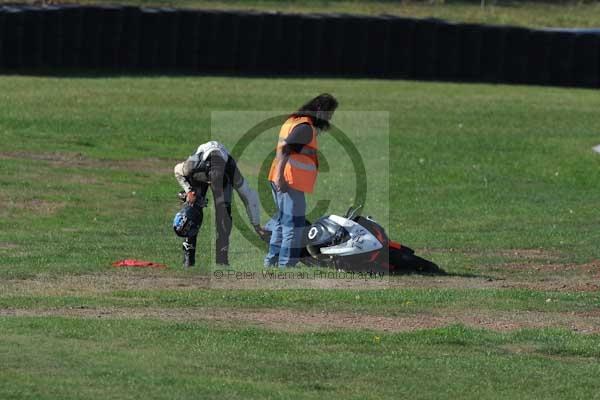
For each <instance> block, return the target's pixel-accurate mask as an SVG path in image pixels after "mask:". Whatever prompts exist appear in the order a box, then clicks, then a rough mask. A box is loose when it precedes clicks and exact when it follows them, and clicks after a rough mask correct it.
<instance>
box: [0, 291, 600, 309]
mask: <svg viewBox="0 0 600 400" xmlns="http://www.w3.org/2000/svg"><path fill="white" fill-rule="evenodd" d="M549 299H550V301H548V300H549ZM0 307H1V308H6V309H29V310H36V309H39V308H40V307H45V308H50V309H53V308H58V309H60V308H92V309H99V308H106V307H116V308H133V309H140V310H143V309H145V308H148V309H149V308H160V309H194V308H199V307H200V308H201V307H206V308H230V309H236V310H240V309H241V310H261V309H284V310H297V311H312V312H319V311H323V312H351V313H359V314H365V315H380V316H402V315H411V314H418V313H425V314H431V313H434V314H440V315H444V313H446V312H455V311H460V310H472V311H474V310H479V311H489V312H494V311H512V312H518V311H534V312H541V313H561V312H562V313H568V312H586V311H594V310H597V309H598V308H599V307H600V295H598V293H595V292H591V293H570V292H565V293H557V292H544V291H532V290H524V289H503V290H491V289H399V290H392V289H388V290H313V289H304V290H303V289H289V290H247V289H246V290H242V289H239V290H224V289H211V290H197V291H195V290H194V291H188V290H186V291H178V290H152V291H148V290H121V291H111V292H103V293H95V294H77V293H73V294H72V295H69V296H60V297H58V296H55V295H18V294H12V295H5V296H3V297H2V298H0Z"/></svg>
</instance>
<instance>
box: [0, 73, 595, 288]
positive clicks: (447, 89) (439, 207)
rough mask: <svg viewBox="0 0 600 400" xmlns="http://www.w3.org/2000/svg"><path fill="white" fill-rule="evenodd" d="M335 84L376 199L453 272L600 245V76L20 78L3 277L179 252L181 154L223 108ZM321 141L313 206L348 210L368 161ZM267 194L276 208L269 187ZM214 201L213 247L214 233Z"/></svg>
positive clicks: (370, 206)
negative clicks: (531, 252) (567, 81)
mask: <svg viewBox="0 0 600 400" xmlns="http://www.w3.org/2000/svg"><path fill="white" fill-rule="evenodd" d="M321 91H330V92H333V93H335V95H336V96H338V97H339V99H340V104H341V107H340V121H339V123H340V124H342V125H343V126H344V127H348V130H349V135H350V136H351V139H352V140H353V141H354V142H355V145H356V146H357V147H358V148H359V149H360V151H361V155H362V157H363V159H364V160H365V163H366V166H367V176H368V179H369V182H370V185H371V186H370V187H371V189H370V190H369V197H368V199H367V200H368V201H367V204H365V213H367V214H370V215H373V216H374V217H375V218H377V219H379V220H380V221H382V223H383V225H385V226H386V227H387V229H388V231H389V233H390V236H391V237H393V238H396V239H398V240H400V241H402V242H404V243H406V244H408V245H409V246H411V247H414V248H416V249H423V251H424V252H425V253H426V254H427V255H428V256H430V257H432V258H433V259H434V260H436V261H438V262H439V263H440V264H442V265H443V266H444V267H445V268H446V269H447V270H448V271H449V272H455V273H471V272H473V271H476V268H475V269H474V267H475V266H477V265H478V264H480V263H481V264H485V263H489V260H490V257H492V260H493V261H495V262H502V260H505V261H509V260H510V257H509V256H502V254H503V252H505V251H506V250H509V249H541V251H545V252H553V254H555V255H556V256H557V257H558V260H554V261H555V262H560V263H567V262H568V263H583V262H590V261H592V260H594V259H595V258H596V257H597V243H598V241H599V240H600V229H599V228H600V225H599V221H598V219H597V218H596V214H597V212H596V205H597V198H598V197H597V191H596V188H597V187H598V185H599V183H600V182H599V181H600V172H599V171H600V170H599V169H598V166H599V165H600V157H598V155H597V154H595V153H593V152H592V151H591V147H592V146H594V145H596V144H598V143H597V142H598V135H597V126H598V117H597V109H598V107H599V105H600V98H599V97H598V96H597V95H596V92H595V91H592V90H567V89H557V88H530V87H514V86H495V85H459V84H440V83H416V82H402V81H369V80H359V81H350V80H287V79H241V78H183V77H182V78H106V79H94V78H79V79H66V78H22V77H4V78H0V93H3V95H2V97H0V135H1V136H2V143H3V145H2V159H0V168H1V169H2V175H1V176H0V187H2V191H1V194H0V196H1V198H0V200H1V201H2V204H3V208H2V210H1V211H0V226H1V227H2V229H0V243H4V245H3V246H0V254H1V255H2V257H0V267H1V269H0V275H1V276H5V277H8V276H17V277H18V276H31V275H35V274H37V273H40V272H45V273H59V274H60V273H62V272H71V273H72V272H92V271H98V270H102V269H108V268H109V264H110V262H112V261H114V260H116V259H119V258H125V257H147V258H150V259H154V260H156V261H162V262H166V263H167V264H169V265H172V266H173V265H177V264H179V251H178V250H177V248H178V244H177V243H178V240H177V238H176V237H175V236H174V235H173V234H172V232H171V229H170V227H169V224H170V220H171V218H172V215H173V214H174V212H175V210H176V209H177V207H178V205H177V201H176V200H175V193H176V192H177V190H178V186H177V184H176V182H175V180H174V178H173V177H172V166H173V165H174V164H175V163H176V162H178V161H179V160H181V159H184V158H185V157H186V156H187V155H188V154H189V153H191V152H192V150H193V149H194V148H195V146H196V145H197V144H198V143H201V142H202V141H205V140H208V139H209V137H210V130H211V122H210V112H211V110H257V109H258V110H263V111H269V110H282V109H283V111H285V110H291V109H293V108H294V107H297V105H298V104H301V103H302V101H304V100H305V99H306V98H309V97H310V96H312V95H314V94H315V93H318V92H321ZM249 93H252V96H249ZM350 110H352V111H365V112H371V111H386V112H389V139H388V138H387V137H386V136H387V135H386V132H385V129H384V128H381V127H379V128H376V129H375V128H373V129H371V128H370V127H369V125H368V123H365V122H363V123H362V124H359V123H358V122H357V121H354V119H353V118H348V115H350V117H352V115H353V113H346V114H345V115H346V117H344V118H342V117H341V115H342V113H343V112H346V111H350ZM356 115H361V114H358V113H356ZM221 120H223V118H221ZM242 120H243V118H241V119H240V121H237V120H235V118H234V119H233V122H231V121H232V120H231V119H230V120H227V119H226V121H225V122H219V121H217V122H215V123H214V126H213V129H214V130H215V132H214V133H213V135H214V136H216V138H217V139H219V140H221V141H222V142H224V143H225V144H226V145H228V146H229V147H233V145H234V144H235V143H236V142H237V141H238V140H239V137H240V134H241V132H239V131H238V130H240V129H242V130H243V129H244V127H243V126H242V122H243V121H242ZM343 120H344V121H345V122H344V121H343ZM348 121H350V122H351V123H353V124H354V125H352V126H351V125H349V123H348ZM367 122H369V121H367ZM219 124H221V125H219ZM227 124H230V126H228V125H227ZM344 124H345V125H344ZM247 126H248V124H246V128H245V129H247ZM350 131H351V132H350ZM273 135H274V134H273ZM373 135H376V136H373ZM269 138H270V136H269V135H262V136H261V139H260V140H259V141H258V142H256V143H254V144H253V145H254V147H252V148H249V150H247V151H246V152H245V153H244V157H243V159H242V160H240V164H241V167H242V172H243V173H244V174H245V175H246V176H247V177H248V179H249V181H250V182H251V184H252V185H253V186H254V187H257V184H258V183H259V181H258V177H257V175H258V174H257V172H258V171H257V169H258V165H260V163H261V162H263V158H262V156H260V154H258V153H256V155H255V154H254V153H253V151H252V149H254V148H256V149H260V150H264V151H266V152H267V153H268V151H269V149H270V146H271V145H272V144H271V142H270V140H269ZM388 140H389V148H388ZM321 146H322V149H323V154H324V156H325V157H326V158H327V159H328V160H330V161H328V163H329V164H330V167H331V168H332V169H331V170H330V171H329V172H328V173H323V174H322V175H321V178H320V179H321V182H325V183H321V186H320V187H319V190H317V194H316V195H315V196H312V197H311V199H310V200H309V206H310V207H312V205H314V204H315V202H316V200H317V199H319V198H325V199H330V200H334V202H333V206H332V209H331V210H332V211H334V212H343V211H344V210H345V208H346V207H347V206H348V205H350V204H351V202H352V199H353V197H354V187H353V182H354V175H353V172H352V169H351V168H350V167H347V166H348V165H349V164H348V161H347V160H346V161H344V158H340V155H339V154H340V152H341V151H342V150H341V149H340V147H339V146H338V145H337V143H336V142H335V140H333V138H332V137H331V136H327V135H325V136H324V137H323V138H322V139H321ZM24 154H28V155H27V156H23V155H24ZM388 154H389V164H388V163H386V159H387V158H388ZM381 156H383V157H384V158H383V163H380V162H379V161H378V160H379V158H380V157H381ZM49 159H50V160H49ZM265 160H266V158H265ZM331 160H335V162H332V161H331ZM266 161H268V160H266ZM387 171H390V174H389V178H388V174H386V173H385V172H387ZM382 172H383V173H382ZM260 183H261V184H262V181H261V182H260ZM332 185H333V186H332ZM388 185H389V190H388ZM334 189H335V190H334ZM319 191H320V192H319ZM262 194H263V196H262V198H263V200H264V201H263V202H264V203H265V206H267V205H269V203H270V200H269V194H268V192H265V190H264V187H263V190H262ZM328 196H330V197H328ZM388 196H389V197H388ZM211 210H212V208H211V207H209V208H208V210H207V212H208V214H207V216H206V218H205V220H206V225H207V226H206V227H205V228H204V229H203V231H202V232H203V233H202V234H201V246H202V247H203V248H206V247H208V246H209V244H210V243H212V238H211V232H212V230H211V229H210V223H211V221H212V216H211ZM390 210H391V211H390ZM266 217H267V216H266V214H264V215H263V218H264V219H266ZM238 221H239V222H242V221H243V220H242V219H239V218H238ZM231 247H232V260H233V262H234V263H235V264H236V266H237V267H244V268H254V267H255V266H256V267H258V266H260V265H261V257H262V252H263V250H262V249H256V248H254V247H252V246H249V245H248V242H247V241H246V240H245V239H244V238H243V237H241V235H240V234H239V232H237V230H236V232H235V233H234V235H233V237H232V246H231ZM453 249H459V250H460V251H453ZM209 260H210V252H209V251H207V252H205V253H201V254H200V261H201V263H204V264H205V263H206V262H208V261H209Z"/></svg>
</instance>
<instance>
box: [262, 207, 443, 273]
mask: <svg viewBox="0 0 600 400" xmlns="http://www.w3.org/2000/svg"><path fill="white" fill-rule="evenodd" d="M361 208H362V207H361V206H358V207H351V208H350V209H348V212H346V214H345V215H344V216H338V215H333V214H332V215H327V216H324V217H321V218H319V219H318V220H317V221H315V222H314V223H312V224H310V223H308V221H307V226H306V228H305V230H304V238H303V240H304V242H303V248H302V253H301V261H302V262H303V263H304V264H306V265H309V266H321V267H331V268H336V269H339V270H344V271H364V272H378V273H379V272H383V273H389V274H402V273H421V274H438V275H441V274H445V272H444V270H443V269H441V268H440V267H438V266H437V265H436V264H435V263H433V262H431V261H429V260H426V259H424V258H422V257H419V256H417V255H416V254H415V252H414V250H412V249H411V248H410V247H407V246H404V245H403V244H400V243H398V242H396V241H393V240H390V239H389V237H388V236H387V234H386V232H385V229H383V227H382V226H381V225H379V224H378V223H377V222H376V221H375V220H373V219H372V218H371V217H369V216H366V217H363V216H361V215H359V214H358V212H359V211H360V209H361ZM269 228H270V224H267V226H266V227H265V229H267V230H269Z"/></svg>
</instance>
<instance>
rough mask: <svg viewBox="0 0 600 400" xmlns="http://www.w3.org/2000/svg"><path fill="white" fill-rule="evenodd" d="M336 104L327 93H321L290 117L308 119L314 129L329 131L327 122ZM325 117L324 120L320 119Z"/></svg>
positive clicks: (333, 98)
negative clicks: (310, 119)
mask: <svg viewBox="0 0 600 400" xmlns="http://www.w3.org/2000/svg"><path fill="white" fill-rule="evenodd" d="M337 106H338V102H337V100H336V99H335V97H333V96H332V95H330V94H329V93H322V94H320V95H318V96H317V97H315V98H314V99H312V100H310V101H309V102H308V103H306V104H304V105H303V106H302V107H300V109H299V110H298V111H296V112H294V113H293V114H291V115H290V117H310V118H312V120H313V124H314V126H315V127H317V128H319V129H320V130H322V131H326V130H327V129H329V120H330V119H331V116H332V115H333V112H334V111H335V110H336V108H337ZM322 116H325V117H326V118H322Z"/></svg>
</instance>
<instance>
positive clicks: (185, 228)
mask: <svg viewBox="0 0 600 400" xmlns="http://www.w3.org/2000/svg"><path fill="white" fill-rule="evenodd" d="M201 224H202V211H201V210H198V209H197V208H195V207H194V206H192V205H190V204H188V203H185V204H184V206H183V208H182V209H181V210H179V211H178V212H177V214H175V218H173V230H174V231H175V234H176V235H177V236H181V237H193V236H196V235H197V234H198V230H199V229H200V225H201Z"/></svg>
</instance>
